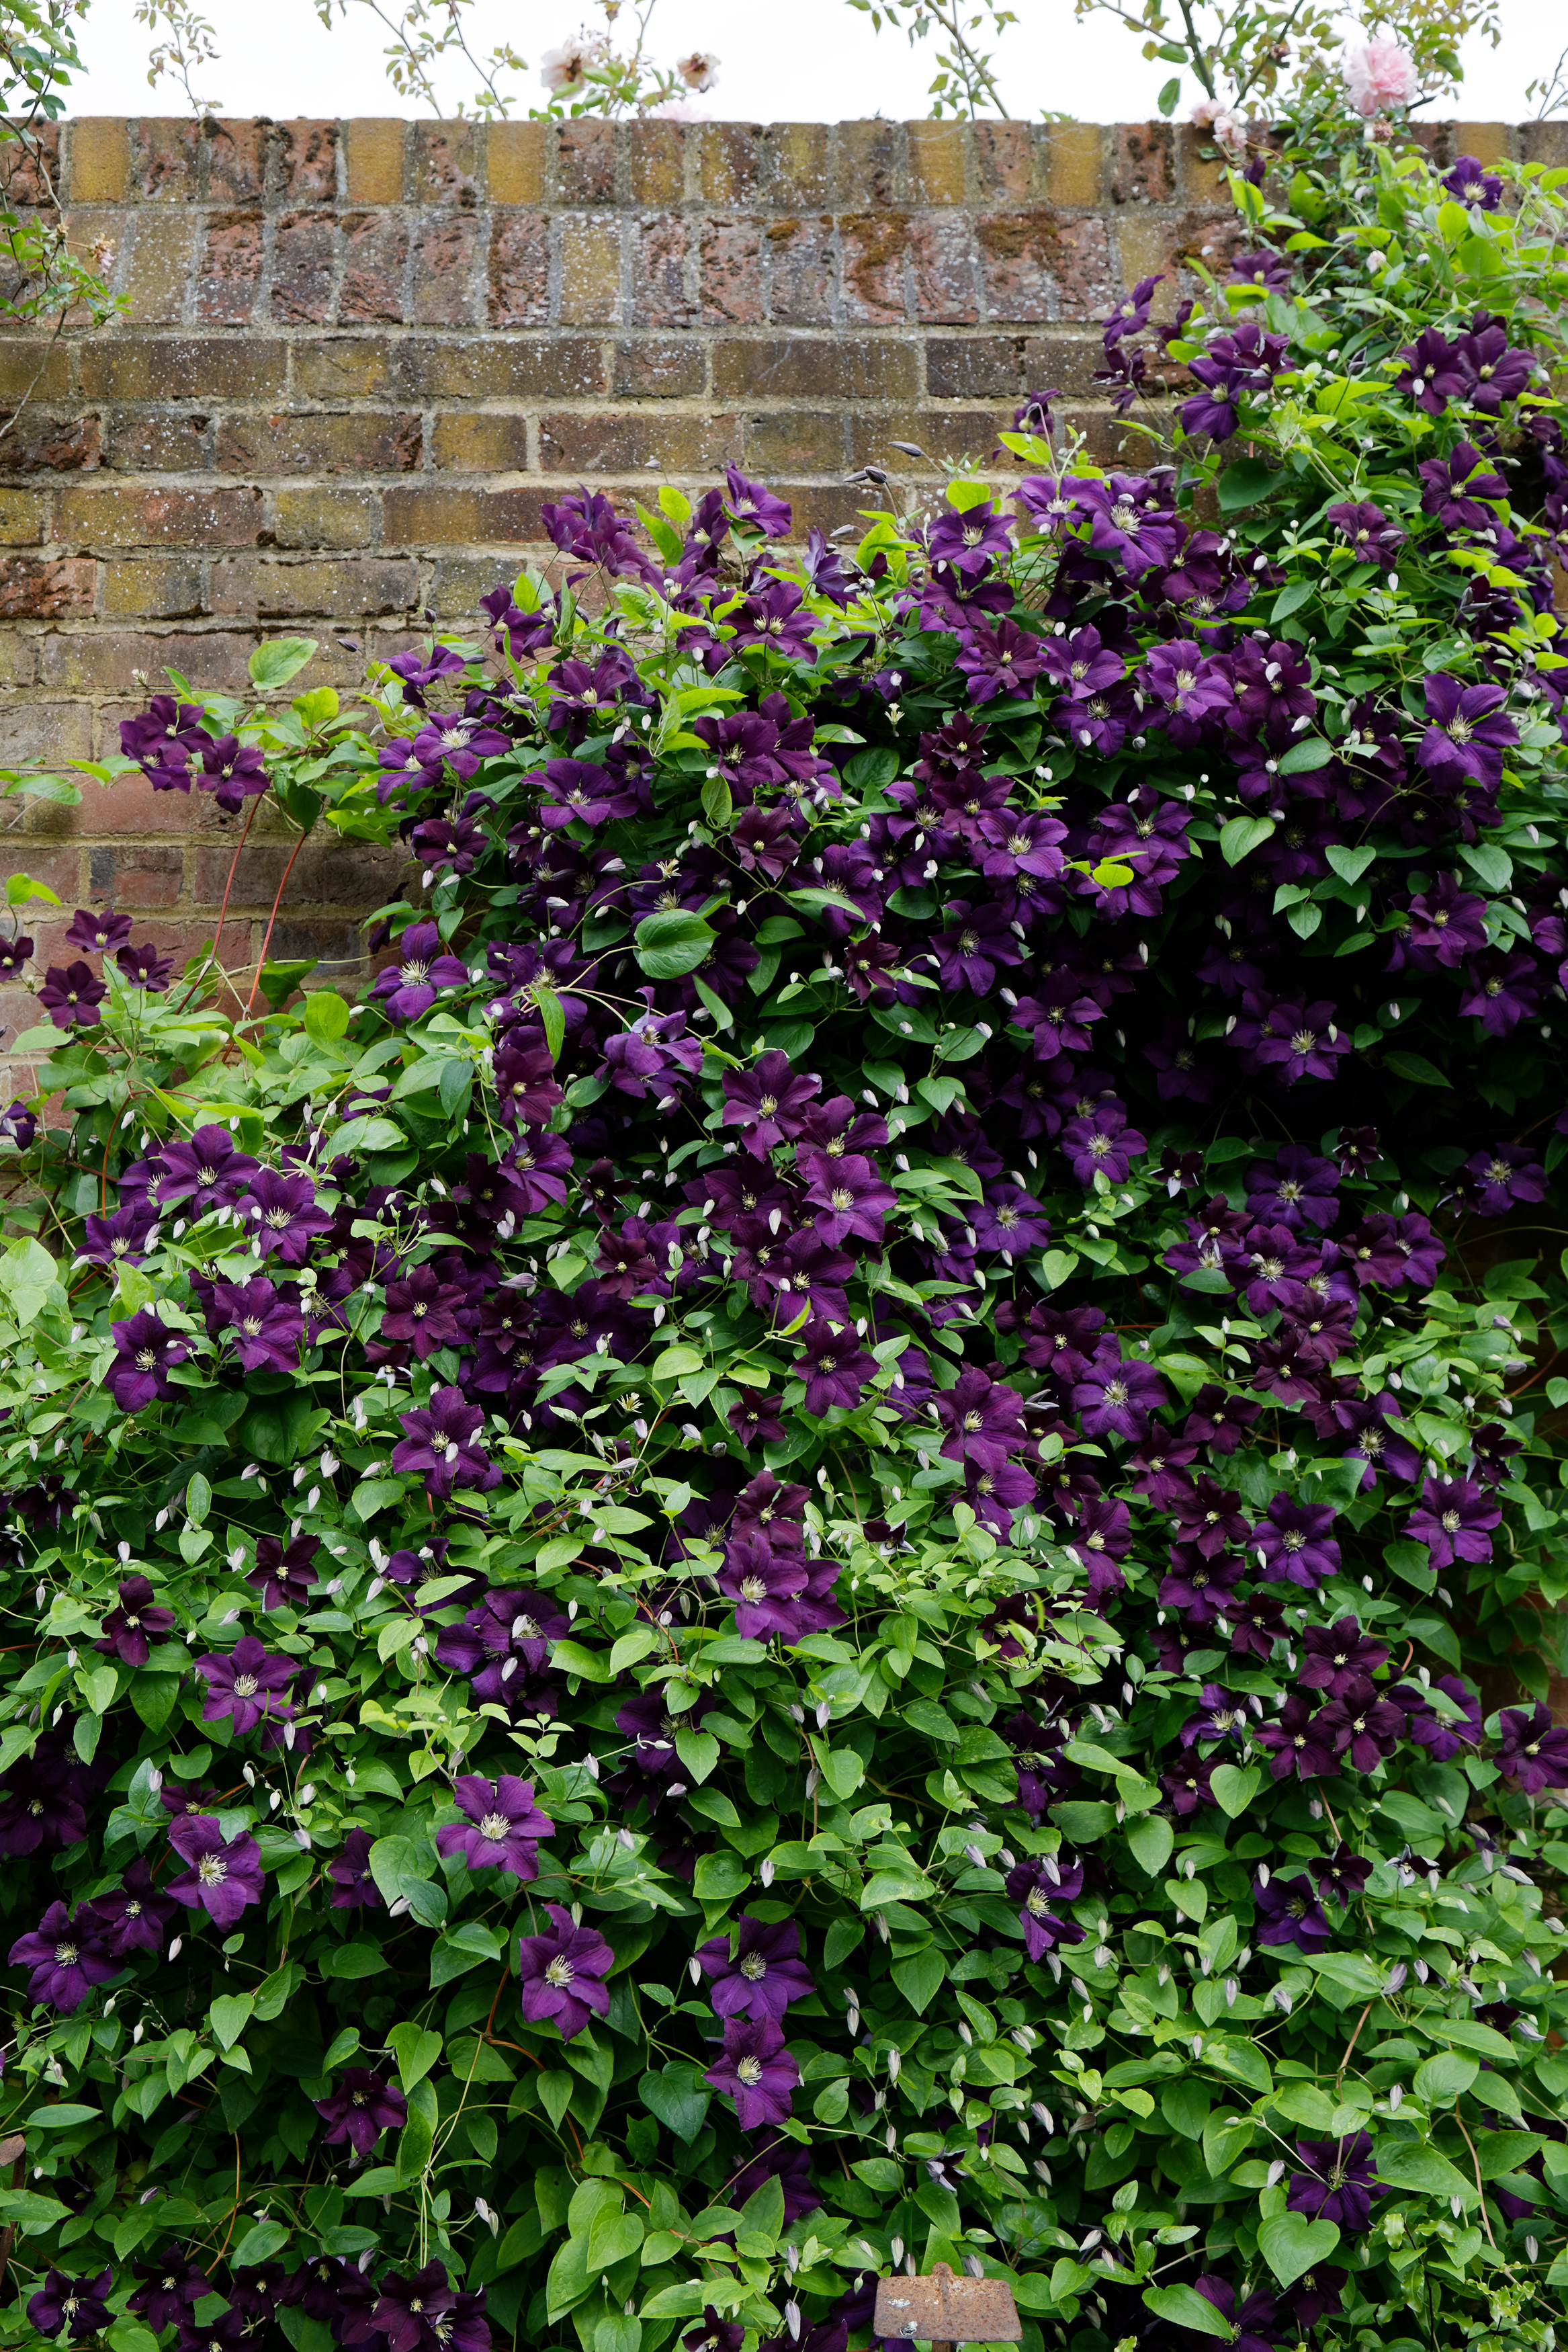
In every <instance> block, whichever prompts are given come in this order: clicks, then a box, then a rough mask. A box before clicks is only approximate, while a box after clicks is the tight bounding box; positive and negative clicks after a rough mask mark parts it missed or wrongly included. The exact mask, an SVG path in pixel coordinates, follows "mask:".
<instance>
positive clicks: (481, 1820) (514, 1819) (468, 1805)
mask: <svg viewBox="0 0 1568 2352" xmlns="http://www.w3.org/2000/svg"><path fill="white" fill-rule="evenodd" d="M452 1795H453V1801H454V1802H455V1804H456V1806H457V1809H458V1811H459V1812H461V1813H464V1814H465V1815H466V1816H467V1819H466V1820H465V1821H461V1822H447V1823H446V1825H445V1827H444V1828H443V1829H438V1830H437V1831H436V1832H435V1850H436V1852H437V1853H439V1854H443V1855H445V1854H452V1853H460V1854H461V1855H462V1856H463V1858H464V1860H465V1862H466V1863H467V1864H468V1867H469V1869H470V1870H487V1869H500V1870H505V1871H509V1872H510V1874H511V1875H512V1876H513V1877H514V1878H519V1879H523V1880H525V1881H526V1880H528V1879H530V1878H537V1877H538V1874H539V1865H538V1850H539V1847H538V1842H539V1840H540V1838H547V1837H554V1835H555V1823H554V1822H552V1821H549V1820H548V1819H547V1818H546V1816H545V1815H544V1814H543V1813H541V1812H540V1811H539V1810H538V1806H537V1805H536V1804H535V1803H534V1784H533V1782H532V1781H531V1780H517V1778H516V1777H515V1776H514V1775H513V1774H511V1773H509V1772H503V1773H502V1775H501V1777H500V1779H499V1780H481V1779H480V1778H479V1776H478V1774H477V1773H473V1772H465V1773H460V1774H459V1776H458V1778H457V1779H456V1780H455V1782H454V1783H453V1789H452Z"/></svg>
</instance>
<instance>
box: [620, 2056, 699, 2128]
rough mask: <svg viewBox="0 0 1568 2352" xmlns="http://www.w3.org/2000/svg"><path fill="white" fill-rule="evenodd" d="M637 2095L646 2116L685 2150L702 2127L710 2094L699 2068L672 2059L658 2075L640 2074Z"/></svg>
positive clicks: (685, 2061)
mask: <svg viewBox="0 0 1568 2352" xmlns="http://www.w3.org/2000/svg"><path fill="white" fill-rule="evenodd" d="M637 2093H638V2096H639V2097H640V2098H641V2100H642V2102H643V2105H644V2106H645V2107H646V2108H647V2110H648V2112H649V2114H650V2115H653V2116H658V2118H659V2121H660V2122H661V2123H662V2124H664V2126H666V2127H667V2129H668V2130H670V2131H671V2132H673V2133H674V2137H675V2138H676V2139H677V2140H678V2141H681V2142H682V2143H683V2144H685V2145H686V2146H688V2147H689V2146H690V2144H691V2142H692V2141H693V2140H694V2139H695V2137H696V2136H697V2134H698V2132H699V2131H701V2129H702V2127H703V2119H704V2117H705V2116H706V2114H707V2111H708V2102H709V2100H710V2098H711V2097H712V2093H711V2092H710V2091H709V2089H708V2086H707V2084H706V2083H705V2082H704V2081H703V2078H702V2069H701V2068H700V2067H698V2066H695V2065H694V2064H693V2063H692V2062H691V2060H690V2059H689V2058H673V2059H672V2060H671V2061H670V2063H669V2064H668V2065H667V2066H665V2067H663V2068H662V2069H661V2070H660V2072H659V2073H658V2074H652V2073H650V2074H644V2075H643V2079H642V2081H641V2082H640V2083H639V2084H638V2085H637Z"/></svg>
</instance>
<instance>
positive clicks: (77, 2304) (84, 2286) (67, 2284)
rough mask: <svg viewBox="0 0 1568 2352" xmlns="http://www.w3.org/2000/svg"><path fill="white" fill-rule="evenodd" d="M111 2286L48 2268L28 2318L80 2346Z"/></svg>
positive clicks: (101, 2321) (103, 2323) (107, 2279)
mask: <svg viewBox="0 0 1568 2352" xmlns="http://www.w3.org/2000/svg"><path fill="white" fill-rule="evenodd" d="M56 1907H58V1906H56ZM113 2284H114V2273H113V2272H112V2271H111V2270H105V2271H99V2274H98V2276H97V2277H96V2278H95V2279H89V2278H78V2279H68V2278H67V2276H66V2275H65V2273H64V2272H63V2271H57V2270H53V2269H51V2270H50V2271H49V2273H48V2274H47V2277H46V2278H45V2280H44V2284H43V2285H42V2286H41V2287H40V2288H39V2289H38V2292H37V2294H36V2295H34V2297H33V2299H32V2301H31V2302H30V2303H29V2304H28V2305H27V2316H28V2318H29V2319H30V2320H31V2321H32V2323H33V2325H34V2326H35V2327H36V2328H37V2331H38V2333H39V2335H40V2336H57V2335H58V2334H59V2332H60V2330H61V2328H62V2327H63V2328H66V2329H67V2330H68V2333H69V2340H70V2342H71V2343H73V2344H79V2343H82V2342H84V2341H85V2340H86V2338H87V2337H88V2336H97V2335H98V2334H99V2331H100V2330H101V2329H102V2328H105V2327H107V2326H109V2322H110V2310H109V2305H108V2304H107V2303H106V2302H105V2300H104V2298H105V2296H106V2295H107V2294H109V2292H110V2289H111V2288H112V2286H113Z"/></svg>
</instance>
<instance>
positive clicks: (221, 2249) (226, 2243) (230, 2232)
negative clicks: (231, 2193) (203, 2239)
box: [213, 2132, 240, 2263]
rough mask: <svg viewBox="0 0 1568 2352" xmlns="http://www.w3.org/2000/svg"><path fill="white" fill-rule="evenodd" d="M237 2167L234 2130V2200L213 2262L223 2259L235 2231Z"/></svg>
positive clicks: (237, 2185)
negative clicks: (222, 2238)
mask: <svg viewBox="0 0 1568 2352" xmlns="http://www.w3.org/2000/svg"><path fill="white" fill-rule="evenodd" d="M239 2167H240V2146H239V2134H238V2132H235V2201H234V2203H233V2205H232V2206H231V2207H230V2208H229V2225H228V2228H227V2229H226V2230H225V2231H224V2242H223V2244H222V2245H221V2246H220V2247H219V2248H218V2251H217V2252H216V2253H215V2254H214V2257H213V2259H214V2262H220V2263H221V2262H222V2261H223V2258H224V2256H225V2254H226V2253H227V2252H228V2246H229V2240H230V2239H231V2238H232V2237H233V2236H234V2233H235V2222H236V2221H238V2219H239Z"/></svg>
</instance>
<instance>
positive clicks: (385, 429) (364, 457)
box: [216, 411, 420, 476]
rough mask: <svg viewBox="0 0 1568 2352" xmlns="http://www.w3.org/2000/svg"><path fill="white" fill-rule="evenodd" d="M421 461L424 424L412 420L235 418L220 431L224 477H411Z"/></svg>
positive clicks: (218, 456) (219, 456) (373, 414)
mask: <svg viewBox="0 0 1568 2352" xmlns="http://www.w3.org/2000/svg"><path fill="white" fill-rule="evenodd" d="M419 457H420V421H419V418H418V417H417V416H412V415H407V414H402V415H384V414H382V413H381V412H379V411H372V412H371V413H370V414H368V415H367V414H364V413H362V412H360V413H356V414H352V415H337V416H333V415H319V414H316V415H288V414H284V415H271V416H230V417H227V418H225V421H224V422H223V423H222V424H221V425H219V427H218V435H217V449H216V463H217V468H218V471H219V472H220V473H222V474H249V475H253V476H256V475H266V474H409V473H413V471H414V470H415V469H416V467H418V465H419Z"/></svg>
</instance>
